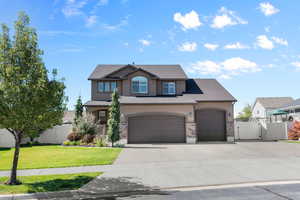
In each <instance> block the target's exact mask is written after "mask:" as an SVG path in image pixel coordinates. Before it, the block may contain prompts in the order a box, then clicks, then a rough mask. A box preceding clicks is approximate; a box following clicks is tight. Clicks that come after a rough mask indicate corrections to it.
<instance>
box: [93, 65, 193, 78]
mask: <svg viewBox="0 0 300 200" xmlns="http://www.w3.org/2000/svg"><path fill="white" fill-rule="evenodd" d="M127 66H129V65H98V66H97V67H96V68H95V69H94V71H93V72H92V74H91V75H90V76H89V78H88V80H99V79H103V78H105V77H106V76H107V75H110V74H112V73H113V72H116V71H118V70H121V69H122V68H124V67H127ZM130 66H134V67H136V68H137V69H139V68H140V69H142V70H144V71H147V72H149V73H151V74H153V75H155V76H157V77H158V78H160V79H187V76H186V74H185V72H184V71H183V69H182V68H181V66H180V65H130Z"/></svg>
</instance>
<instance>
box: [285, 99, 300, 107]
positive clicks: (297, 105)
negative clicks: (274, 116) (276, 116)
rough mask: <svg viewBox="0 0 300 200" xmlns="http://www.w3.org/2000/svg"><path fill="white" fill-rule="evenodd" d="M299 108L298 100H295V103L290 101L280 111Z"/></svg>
mask: <svg viewBox="0 0 300 200" xmlns="http://www.w3.org/2000/svg"><path fill="white" fill-rule="evenodd" d="M299 107H300V99H296V100H295V101H292V102H291V103H288V104H285V105H284V106H282V109H285V108H299Z"/></svg>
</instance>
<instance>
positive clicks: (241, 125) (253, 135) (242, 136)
mask: <svg viewBox="0 0 300 200" xmlns="http://www.w3.org/2000/svg"><path fill="white" fill-rule="evenodd" d="M261 129H262V127H261V125H260V124H259V123H257V122H236V123H235V130H234V133H235V139H236V140H258V139H261Z"/></svg>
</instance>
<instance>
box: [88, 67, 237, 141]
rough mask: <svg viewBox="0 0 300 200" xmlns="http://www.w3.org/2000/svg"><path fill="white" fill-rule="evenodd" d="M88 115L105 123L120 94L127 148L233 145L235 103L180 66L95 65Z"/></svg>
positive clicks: (224, 92) (208, 81)
mask: <svg viewBox="0 0 300 200" xmlns="http://www.w3.org/2000/svg"><path fill="white" fill-rule="evenodd" d="M89 80H90V81H91V101H88V102H86V103H85V107H86V110H87V112H88V113H92V114H93V115H94V117H95V118H96V120H97V121H99V122H100V123H101V124H106V122H107V117H108V108H109V105H110V104H111V94H112V92H113V91H114V90H116V89H117V90H118V92H119V94H120V104H121V124H120V126H121V127H120V130H121V138H122V139H124V140H125V142H127V143H184V142H187V143H196V142H197V141H233V140H234V124H233V123H234V120H233V112H234V111H233V109H234V102H236V99H235V98H234V97H233V96H232V95H231V94H230V93H229V92H228V91H227V90H226V89H224V88H223V87H222V85H220V83H218V82H217V81H216V80H215V79H188V77H187V76H186V74H185V73H184V71H183V70H182V68H181V66H180V65H98V66H97V67H96V69H95V70H94V71H93V73H92V74H91V75H90V77H89Z"/></svg>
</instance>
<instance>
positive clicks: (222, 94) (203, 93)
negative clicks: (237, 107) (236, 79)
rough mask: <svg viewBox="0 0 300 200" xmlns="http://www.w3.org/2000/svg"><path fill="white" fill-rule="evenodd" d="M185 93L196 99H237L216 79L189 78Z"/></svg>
mask: <svg viewBox="0 0 300 200" xmlns="http://www.w3.org/2000/svg"><path fill="white" fill-rule="evenodd" d="M186 93H187V94H189V95H193V96H195V97H194V98H195V100H197V101H237V100H236V99H235V98H234V97H233V96H232V95H231V94H230V93H229V92H228V91H227V90H226V89H225V88H224V87H223V86H222V85H221V84H220V83H219V82H218V81H217V80H216V79H189V80H187V92H186Z"/></svg>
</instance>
